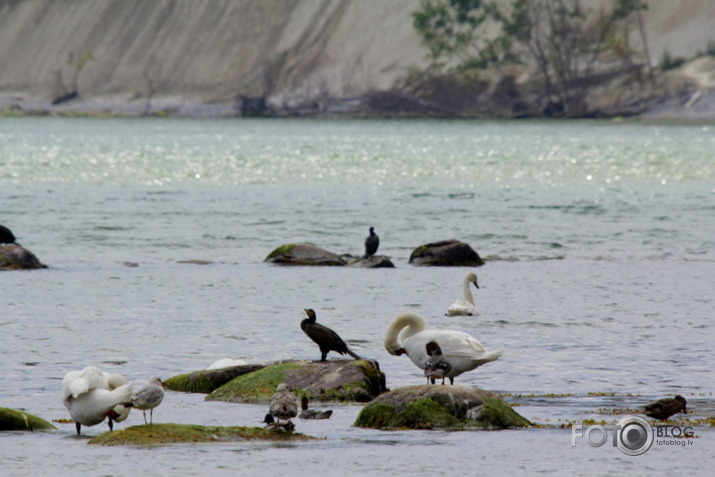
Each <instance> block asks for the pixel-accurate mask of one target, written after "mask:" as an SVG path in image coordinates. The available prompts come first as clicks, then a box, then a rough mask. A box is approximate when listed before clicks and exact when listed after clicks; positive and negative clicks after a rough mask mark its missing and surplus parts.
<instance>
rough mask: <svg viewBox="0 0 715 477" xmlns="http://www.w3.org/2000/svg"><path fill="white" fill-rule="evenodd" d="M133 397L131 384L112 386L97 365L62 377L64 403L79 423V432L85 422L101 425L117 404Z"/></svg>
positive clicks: (87, 424)
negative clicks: (114, 387)
mask: <svg viewBox="0 0 715 477" xmlns="http://www.w3.org/2000/svg"><path fill="white" fill-rule="evenodd" d="M130 398H131V384H122V385H121V386H119V387H117V388H116V389H111V388H110V385H109V383H108V382H107V378H106V377H105V376H104V374H103V373H102V371H101V370H100V369H99V368H96V367H94V366H89V367H87V368H84V369H83V370H82V371H70V372H69V373H67V374H66V375H65V377H64V378H63V379H62V403H63V404H64V405H65V407H66V408H67V410H68V411H69V413H70V416H72V419H73V420H74V422H75V427H76V428H77V435H79V434H80V432H81V429H82V425H85V426H94V425H96V424H99V423H100V422H102V421H104V419H105V418H106V417H111V415H112V413H113V408H114V407H115V406H117V405H118V404H121V403H126V402H129V399H130ZM110 428H111V419H110Z"/></svg>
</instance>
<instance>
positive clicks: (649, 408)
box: [645, 395, 688, 421]
mask: <svg viewBox="0 0 715 477" xmlns="http://www.w3.org/2000/svg"><path fill="white" fill-rule="evenodd" d="M687 403H688V402H687V401H686V400H685V398H684V397H683V396H681V395H677V396H675V397H674V398H663V399H658V400H657V401H653V402H651V403H648V404H646V405H645V415H646V416H648V417H652V418H654V419H660V420H661V421H665V420H666V419H668V418H669V417H670V416H672V415H673V414H677V413H679V412H682V413H683V414H687V413H688V411H687V410H686V409H685V406H686V404H687Z"/></svg>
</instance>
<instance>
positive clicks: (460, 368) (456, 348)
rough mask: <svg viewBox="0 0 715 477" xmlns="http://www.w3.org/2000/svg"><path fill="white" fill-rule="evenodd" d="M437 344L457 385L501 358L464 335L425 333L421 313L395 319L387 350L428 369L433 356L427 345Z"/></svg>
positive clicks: (496, 353) (404, 315) (499, 354)
mask: <svg viewBox="0 0 715 477" xmlns="http://www.w3.org/2000/svg"><path fill="white" fill-rule="evenodd" d="M430 341H435V342H437V343H439V347H440V348H441V350H442V352H443V353H444V356H445V357H446V359H448V360H449V364H450V365H451V366H452V369H451V370H450V371H449V372H448V373H446V374H445V377H447V378H449V381H450V383H452V384H454V378H455V376H459V375H460V374H462V373H464V372H466V371H471V370H472V369H474V368H476V367H478V366H481V365H483V364H485V363H488V362H490V361H494V360H495V359H498V358H499V357H500V356H501V353H502V352H501V351H488V350H487V349H485V348H484V346H482V345H481V343H479V341H477V340H475V339H474V338H473V337H472V336H470V335H468V334H467V333H464V332H461V331H452V330H425V321H424V319H423V318H422V317H421V316H420V315H418V314H417V313H412V312H409V313H403V314H402V315H400V316H398V317H397V318H395V321H393V322H392V324H391V325H390V328H389V329H388V330H387V334H386V335H385V349H386V350H387V352H388V353H390V354H393V355H395V356H399V355H401V354H406V355H407V356H408V357H409V358H410V360H412V362H413V363H414V364H415V366H417V367H418V368H420V369H422V370H424V369H425V368H426V367H427V363H428V361H430V359H431V358H430V356H429V355H428V354H427V343H429V342H430Z"/></svg>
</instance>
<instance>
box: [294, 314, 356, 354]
mask: <svg viewBox="0 0 715 477" xmlns="http://www.w3.org/2000/svg"><path fill="white" fill-rule="evenodd" d="M305 313H306V314H307V315H308V318H305V319H304V320H303V321H301V322H300V328H301V329H302V330H303V331H304V332H305V334H306V335H308V337H309V338H310V339H311V340H313V341H315V343H316V344H317V345H318V347H319V348H320V361H325V357H326V356H327V355H328V353H329V352H330V351H335V352H336V353H340V354H345V353H347V354H349V355H350V356H352V357H353V358H355V359H362V358H361V357H360V356H358V355H357V354H355V353H353V352H352V351H351V350H350V348H348V345H346V344H345V342H344V341H343V340H342V338H340V336H338V334H337V333H336V332H334V331H333V330H331V329H330V328H328V327H327V326H323V325H321V324H320V323H316V322H315V311H313V310H312V309H310V308H309V309H307V310H305Z"/></svg>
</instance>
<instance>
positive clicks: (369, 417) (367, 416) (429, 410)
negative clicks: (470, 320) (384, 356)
mask: <svg viewBox="0 0 715 477" xmlns="http://www.w3.org/2000/svg"><path fill="white" fill-rule="evenodd" d="M354 425H355V426H357V427H366V428H372V429H385V430H387V429H454V430H458V429H508V428H512V427H526V426H529V425H531V423H530V422H529V421H528V420H527V419H525V418H524V417H522V416H521V415H519V414H518V413H517V412H516V411H514V410H513V409H512V408H511V407H510V406H509V405H508V404H506V403H504V402H503V401H502V400H501V399H500V398H499V397H498V396H496V395H495V394H493V393H491V392H489V391H484V390H482V389H477V388H469V387H465V386H437V385H432V386H430V385H419V386H407V387H404V388H399V389H396V390H394V391H390V392H388V393H386V394H383V395H381V396H379V397H378V398H376V399H374V400H372V401H370V402H369V403H368V404H367V405H365V407H364V408H363V409H362V410H361V411H360V414H358V417H357V419H356V420H355V423H354Z"/></svg>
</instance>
